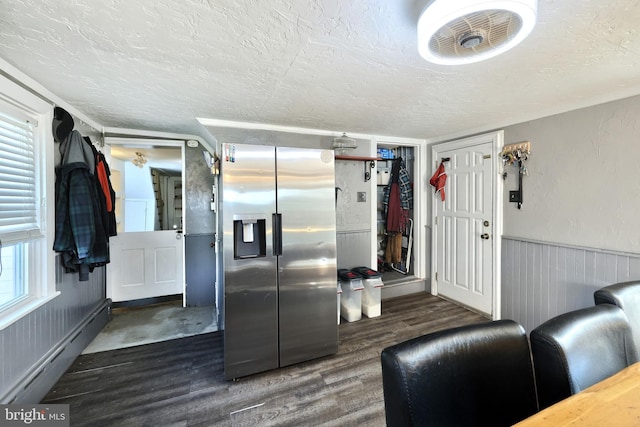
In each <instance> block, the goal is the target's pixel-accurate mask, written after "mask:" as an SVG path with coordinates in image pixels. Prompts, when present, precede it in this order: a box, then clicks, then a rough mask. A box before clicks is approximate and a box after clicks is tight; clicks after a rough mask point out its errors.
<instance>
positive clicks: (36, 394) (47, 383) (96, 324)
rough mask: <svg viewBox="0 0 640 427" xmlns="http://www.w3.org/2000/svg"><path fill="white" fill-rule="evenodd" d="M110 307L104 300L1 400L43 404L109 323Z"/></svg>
mask: <svg viewBox="0 0 640 427" xmlns="http://www.w3.org/2000/svg"><path fill="white" fill-rule="evenodd" d="M110 307H111V300H110V299H105V300H104V301H101V302H100V303H99V304H98V305H97V306H96V307H95V308H94V309H93V310H92V311H91V312H90V313H89V314H88V315H87V316H86V317H85V318H84V319H83V320H82V321H81V322H79V323H78V325H77V326H76V327H75V328H73V329H72V330H71V331H70V332H69V333H68V334H67V335H66V336H65V337H64V338H63V339H62V340H60V341H59V342H58V344H57V345H56V346H54V348H52V349H51V350H49V351H48V352H47V353H46V354H45V355H44V356H42V358H41V359H40V360H39V361H38V362H36V363H35V364H34V365H33V366H32V367H31V369H29V371H27V373H26V374H25V375H24V376H23V377H22V379H20V380H19V381H18V382H17V383H16V384H15V385H14V386H13V387H11V389H9V390H8V391H7V393H5V394H4V395H3V396H1V397H0V402H1V403H3V404H6V403H39V402H40V401H41V400H42V398H43V397H44V396H45V395H46V394H47V393H48V392H49V390H51V388H52V387H53V386H54V385H55V383H56V382H57V381H58V380H59V379H60V377H61V376H62V375H63V374H64V373H65V372H66V371H67V369H69V366H71V364H72V363H73V361H74V360H75V359H76V357H78V356H79V355H80V353H82V350H84V349H85V347H86V346H87V345H89V343H90V342H91V341H92V340H93V339H94V338H95V337H96V335H98V332H100V331H101V330H102V328H104V326H105V325H106V324H107V322H108V321H109V316H110V310H111V308H110Z"/></svg>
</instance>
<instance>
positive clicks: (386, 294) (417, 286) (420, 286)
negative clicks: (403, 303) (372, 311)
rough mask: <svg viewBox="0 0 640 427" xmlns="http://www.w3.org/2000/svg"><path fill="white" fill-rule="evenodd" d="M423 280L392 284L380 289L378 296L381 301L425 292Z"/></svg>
mask: <svg viewBox="0 0 640 427" xmlns="http://www.w3.org/2000/svg"><path fill="white" fill-rule="evenodd" d="M425 283H426V282H425V280H424V279H416V280H411V281H407V282H402V283H394V284H391V285H387V284H386V283H385V285H384V286H383V287H382V292H381V293H380V296H381V298H382V299H383V300H385V299H389V298H395V297H401V296H404V295H410V294H415V293H418V292H425V290H426V288H425Z"/></svg>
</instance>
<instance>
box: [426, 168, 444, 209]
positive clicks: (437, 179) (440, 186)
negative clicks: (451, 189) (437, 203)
mask: <svg viewBox="0 0 640 427" xmlns="http://www.w3.org/2000/svg"><path fill="white" fill-rule="evenodd" d="M446 183H447V174H446V173H445V171H444V162H440V166H438V169H437V170H436V172H435V173H434V174H433V176H432V177H431V179H430V180H429V184H431V185H433V186H434V187H435V189H436V191H435V192H436V193H437V192H438V191H439V192H440V198H442V201H443V202H444V198H445V195H444V186H445V184H446Z"/></svg>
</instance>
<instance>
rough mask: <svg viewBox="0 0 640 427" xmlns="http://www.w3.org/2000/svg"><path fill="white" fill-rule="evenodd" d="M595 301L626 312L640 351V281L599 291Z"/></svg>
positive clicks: (594, 297) (596, 293) (622, 283)
mask: <svg viewBox="0 0 640 427" xmlns="http://www.w3.org/2000/svg"><path fill="white" fill-rule="evenodd" d="M593 299H594V300H595V303H596V304H613V305H616V306H618V307H620V308H621V309H622V311H624V314H625V315H626V316H627V318H628V319H629V323H630V324H631V333H632V334H633V341H634V342H635V344H636V349H639V350H640V281H638V280H635V281H632V282H621V283H616V284H614V285H611V286H607V287H604V288H601V289H598V290H597V291H595V292H594V294H593Z"/></svg>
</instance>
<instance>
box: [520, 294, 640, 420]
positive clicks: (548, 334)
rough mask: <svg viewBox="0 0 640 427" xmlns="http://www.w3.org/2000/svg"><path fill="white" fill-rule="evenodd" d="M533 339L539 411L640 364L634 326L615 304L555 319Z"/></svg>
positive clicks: (536, 332) (532, 347) (540, 328)
mask: <svg viewBox="0 0 640 427" xmlns="http://www.w3.org/2000/svg"><path fill="white" fill-rule="evenodd" d="M530 339H531V352H532V354H533V364H534V367H535V375H536V384H537V387H538V400H539V402H540V409H544V408H546V407H547V406H550V405H552V404H554V403H556V402H558V401H560V400H562V399H565V398H567V397H569V396H571V395H572V394H575V393H577V392H579V391H581V390H584V389H585V388H587V387H589V386H591V385H593V384H595V383H597V382H599V381H601V380H603V379H605V378H607V377H610V376H611V375H613V374H615V373H616V372H618V371H620V370H622V369H624V368H625V367H627V366H629V365H631V364H633V363H634V362H636V361H638V355H637V351H636V347H635V345H634V343H633V338H632V336H631V327H630V326H629V321H628V320H627V317H626V316H625V315H624V313H623V312H622V310H621V309H620V308H618V307H616V306H614V305H611V304H601V305H596V306H594V307H589V308H584V309H581V310H576V311H571V312H569V313H565V314H561V315H559V316H557V317H554V318H552V319H550V320H548V321H546V322H545V323H543V324H542V325H540V326H538V327H537V328H535V329H534V330H533V331H531V334H530Z"/></svg>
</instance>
